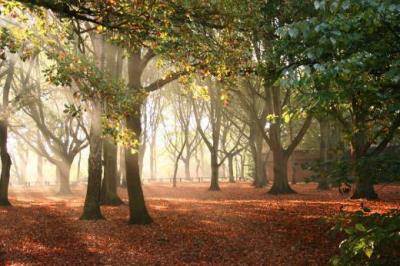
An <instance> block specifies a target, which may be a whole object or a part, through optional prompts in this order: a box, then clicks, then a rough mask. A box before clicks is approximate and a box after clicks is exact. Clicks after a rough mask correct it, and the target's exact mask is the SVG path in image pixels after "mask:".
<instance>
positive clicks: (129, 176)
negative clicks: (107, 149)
mask: <svg viewBox="0 0 400 266" xmlns="http://www.w3.org/2000/svg"><path fill="white" fill-rule="evenodd" d="M126 126H127V128H128V129H130V130H132V131H133V132H134V133H135V135H136V137H137V138H139V137H140V134H141V123H140V112H138V113H137V114H135V115H130V116H128V117H127V119H126ZM125 162H126V163H125V165H126V182H127V186H128V197H129V214H130V218H129V223H131V224H150V223H152V222H153V219H152V218H151V217H150V215H149V213H148V211H147V208H146V204H145V201H144V195H143V190H142V184H141V180H140V167H139V154H138V153H137V152H135V153H132V151H131V150H130V149H125Z"/></svg>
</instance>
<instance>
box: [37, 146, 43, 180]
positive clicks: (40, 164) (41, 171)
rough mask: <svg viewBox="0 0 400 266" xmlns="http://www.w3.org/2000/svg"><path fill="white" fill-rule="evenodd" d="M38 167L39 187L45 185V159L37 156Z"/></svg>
mask: <svg viewBox="0 0 400 266" xmlns="http://www.w3.org/2000/svg"><path fill="white" fill-rule="evenodd" d="M36 162H37V165H36V171H37V178H36V184H38V185H43V157H42V156H40V155H39V154H37V161H36Z"/></svg>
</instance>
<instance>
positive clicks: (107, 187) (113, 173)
mask: <svg viewBox="0 0 400 266" xmlns="http://www.w3.org/2000/svg"><path fill="white" fill-rule="evenodd" d="M103 149H104V150H103V155H104V178H103V182H102V186H101V196H100V199H101V200H100V203H101V204H102V205H111V206H119V205H121V204H122V203H123V202H122V200H121V199H120V197H119V196H118V193H117V146H115V145H114V144H113V143H111V141H110V140H107V139H106V140H104V141H103Z"/></svg>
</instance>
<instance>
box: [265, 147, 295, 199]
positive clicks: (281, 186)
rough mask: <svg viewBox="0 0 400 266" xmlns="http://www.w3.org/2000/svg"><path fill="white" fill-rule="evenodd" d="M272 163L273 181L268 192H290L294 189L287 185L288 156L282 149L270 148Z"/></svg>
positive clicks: (275, 193)
mask: <svg viewBox="0 0 400 266" xmlns="http://www.w3.org/2000/svg"><path fill="white" fill-rule="evenodd" d="M272 155H273V165H274V182H273V184H272V187H271V189H270V191H269V192H268V193H270V194H273V195H278V194H292V193H295V192H294V190H293V189H292V188H291V187H290V186H289V181H288V172H287V167H288V159H289V158H288V156H287V155H286V154H285V152H284V151H283V150H282V149H276V150H272Z"/></svg>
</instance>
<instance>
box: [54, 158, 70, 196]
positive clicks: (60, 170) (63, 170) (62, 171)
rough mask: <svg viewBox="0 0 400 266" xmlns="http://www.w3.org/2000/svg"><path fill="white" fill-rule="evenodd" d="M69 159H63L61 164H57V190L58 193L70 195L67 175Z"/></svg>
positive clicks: (68, 172)
mask: <svg viewBox="0 0 400 266" xmlns="http://www.w3.org/2000/svg"><path fill="white" fill-rule="evenodd" d="M71 165H72V161H71V160H63V162H61V164H59V165H57V166H56V168H57V175H58V178H59V181H60V188H59V191H58V193H57V194H58V195H70V194H72V192H71V188H70V184H69V176H70V171H71Z"/></svg>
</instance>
